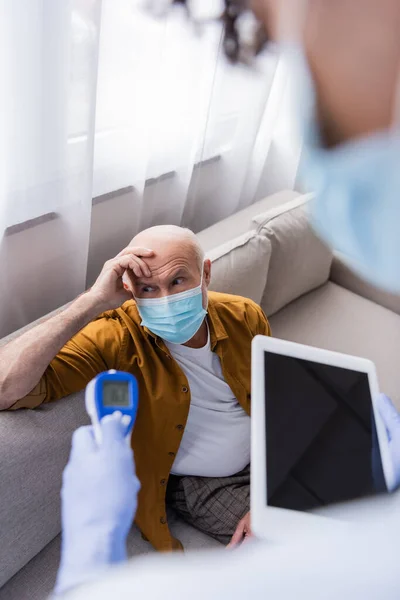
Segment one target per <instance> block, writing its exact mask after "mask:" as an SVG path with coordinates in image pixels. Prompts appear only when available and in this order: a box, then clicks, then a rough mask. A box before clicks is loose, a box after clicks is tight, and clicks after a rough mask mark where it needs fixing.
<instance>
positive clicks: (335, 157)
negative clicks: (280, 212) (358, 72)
mask: <svg viewBox="0 0 400 600" xmlns="http://www.w3.org/2000/svg"><path fill="white" fill-rule="evenodd" d="M286 56H287V58H288V62H289V65H290V66H292V68H293V73H292V75H293V80H294V90H295V95H294V102H295V103H296V107H297V111H298V118H299V126H300V134H301V135H302V137H303V141H304V149H303V154H302V159H301V165H300V178H301V180H302V182H303V183H304V185H305V186H306V187H307V189H309V190H310V191H313V192H315V200H314V201H313V202H311V222H312V224H313V226H314V227H315V229H316V231H317V232H318V233H319V235H320V236H321V237H322V238H323V239H324V240H326V242H327V243H328V244H329V245H330V246H331V247H332V248H334V249H335V250H338V251H339V252H340V253H341V255H342V257H343V259H344V260H345V261H346V262H347V263H348V264H349V265H350V266H351V267H353V268H354V269H355V270H356V271H358V272H359V273H360V275H361V276H362V277H364V278H365V279H367V280H369V281H371V282H372V283H374V284H377V285H378V286H381V287H384V288H386V289H389V290H392V291H400V129H399V128H393V129H392V130H389V131H385V132H382V133H377V134H374V135H370V136H366V137H364V138H360V139H357V140H355V141H350V142H348V143H344V144H342V145H340V146H338V147H335V148H333V149H326V148H324V147H323V146H322V142H321V135H320V131H319V127H318V123H317V117H316V93H315V88H314V83H313V80H312V75H311V72H310V68H309V66H308V64H307V59H306V57H305V55H304V52H303V49H302V47H301V44H295V45H292V46H291V47H290V48H287V49H286ZM371 93H373V91H371ZM399 108H400V107H399Z"/></svg>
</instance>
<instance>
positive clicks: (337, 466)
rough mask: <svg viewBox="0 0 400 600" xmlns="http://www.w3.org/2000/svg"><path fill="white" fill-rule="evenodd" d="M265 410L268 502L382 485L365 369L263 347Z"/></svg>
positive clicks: (283, 503) (317, 498)
mask: <svg viewBox="0 0 400 600" xmlns="http://www.w3.org/2000/svg"><path fill="white" fill-rule="evenodd" d="M265 408H266V452H267V461H266V464H267V496H268V498H267V502H268V505H270V506H276V507H279V508H289V509H293V510H310V509H313V508H317V507H321V506H325V505H328V504H331V503H336V502H342V501H346V500H350V499H354V498H359V497H363V496H367V495H371V494H374V493H377V492H382V491H385V489H386V486H385V483H384V476H383V471H382V462H381V457H380V452H379V447H378V443H377V436H376V428H375V420H374V416H373V411H372V404H371V394H370V388H369V383H368V375H367V374H366V373H360V372H357V371H352V370H350V369H343V368H340V367H333V366H329V365H322V364H319V363H316V362H311V361H308V360H302V359H298V358H292V357H288V356H282V355H280V354H274V353H272V352H265Z"/></svg>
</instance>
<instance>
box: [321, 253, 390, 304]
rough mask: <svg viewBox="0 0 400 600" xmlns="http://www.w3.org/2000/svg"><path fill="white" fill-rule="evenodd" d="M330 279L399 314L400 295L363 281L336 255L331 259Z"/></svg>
mask: <svg viewBox="0 0 400 600" xmlns="http://www.w3.org/2000/svg"><path fill="white" fill-rule="evenodd" d="M330 279H331V281H333V282H334V283H337V284H338V285H340V286H341V287H343V288H345V289H347V290H350V291H351V292H354V293H355V294H358V295H359V296H362V297H363V298H367V299H368V300H372V302H375V304H379V305H380V306H383V307H384V308H388V309H389V310H391V311H392V312H395V313H397V314H398V315H400V296H398V295H397V294H392V293H390V292H385V291H384V290H382V289H380V288H377V287H375V286H374V285H372V284H371V283H368V281H365V280H364V279H362V278H361V277H359V276H358V275H357V274H356V273H354V271H352V270H351V269H350V267H348V266H347V265H346V264H345V263H344V262H343V261H342V260H341V259H340V258H339V256H338V255H335V257H334V259H333V263H332V268H331V273H330Z"/></svg>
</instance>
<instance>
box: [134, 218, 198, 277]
mask: <svg viewBox="0 0 400 600" xmlns="http://www.w3.org/2000/svg"><path fill="white" fill-rule="evenodd" d="M130 246H142V247H145V248H151V249H152V250H154V251H155V252H156V251H157V250H156V249H157V248H158V249H159V250H161V251H168V250H169V249H170V248H172V247H173V246H175V247H177V248H180V249H181V250H182V252H187V251H189V254H193V256H194V257H195V259H196V262H197V265H198V268H199V270H201V269H202V267H203V262H204V251H203V248H202V247H201V245H200V242H199V240H198V239H197V236H196V234H195V233H193V231H192V230H191V229H187V228H186V227H179V226H178V225H156V226H155V227H149V228H148V229H144V230H143V231H141V232H140V233H138V234H137V235H136V236H135V237H134V238H133V240H132V241H131V243H130Z"/></svg>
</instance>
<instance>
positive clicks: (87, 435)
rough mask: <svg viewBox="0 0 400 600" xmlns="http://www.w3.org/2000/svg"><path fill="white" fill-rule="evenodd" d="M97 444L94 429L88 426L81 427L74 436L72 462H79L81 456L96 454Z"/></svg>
mask: <svg viewBox="0 0 400 600" xmlns="http://www.w3.org/2000/svg"><path fill="white" fill-rule="evenodd" d="M95 450H96V443H95V440H94V435H93V427H92V426H91V425H86V426H85V427H79V429H77V430H76V431H74V434H73V436H72V448H71V456H70V461H72V460H73V461H75V460H79V459H80V457H81V456H84V455H86V454H89V453H90V452H94V451H95Z"/></svg>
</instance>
